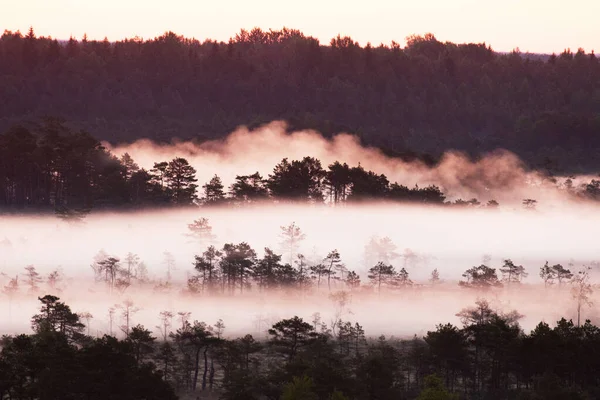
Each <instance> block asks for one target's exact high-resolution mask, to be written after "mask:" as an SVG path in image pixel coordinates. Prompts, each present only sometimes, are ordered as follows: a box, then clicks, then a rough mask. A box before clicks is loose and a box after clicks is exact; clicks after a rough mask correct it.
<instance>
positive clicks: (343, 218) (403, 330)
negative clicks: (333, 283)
mask: <svg viewBox="0 0 600 400" xmlns="http://www.w3.org/2000/svg"><path fill="white" fill-rule="evenodd" d="M598 211H599V209H598V208H596V207H593V206H590V205H583V204H581V205H577V206H573V205H567V204H565V205H563V206H562V207H556V208H553V209H548V210H543V211H526V210H521V209H518V210H514V209H512V208H510V207H507V208H500V209H496V210H490V209H487V210H486V209H481V210H476V209H459V208H447V207H445V208H431V207H415V206H405V205H383V204H366V205H361V206H344V207H331V206H283V205H280V206H274V205H268V206H267V205H265V206H255V207H240V208H222V209H218V208H208V207H206V208H198V209H194V210H172V211H156V212H138V213H121V214H116V213H114V214H111V213H92V214H91V215H89V216H88V217H87V218H86V220H85V221H84V223H83V224H68V223H66V222H63V221H61V220H59V219H57V218H55V217H51V216H45V217H42V216H38V217H31V216H20V217H19V216H12V217H0V272H2V273H3V274H5V275H4V276H1V277H0V284H1V285H2V286H5V285H6V283H7V281H8V279H9V278H10V277H14V276H15V275H16V274H23V273H24V267H25V266H27V265H34V266H35V267H36V268H37V270H38V271H39V272H40V273H41V274H42V275H44V276H47V274H48V273H50V272H51V271H52V270H54V269H56V268H57V267H59V266H60V268H61V269H62V270H63V272H64V274H65V275H66V277H68V278H69V282H67V283H66V285H65V286H66V288H65V289H64V291H63V292H62V293H60V294H59V296H60V297H61V299H62V300H64V301H65V302H66V303H67V304H69V305H70V306H71V307H72V309H73V310H74V311H89V312H91V313H92V314H93V315H94V318H93V319H92V320H91V324H90V333H91V334H94V335H101V334H103V333H109V327H108V326H109V323H108V309H109V307H111V306H114V305H115V304H117V303H122V302H123V301H124V300H125V299H131V300H133V302H134V303H135V305H136V306H137V307H139V308H140V311H139V312H137V313H136V314H135V315H134V317H133V322H134V324H135V323H141V324H143V325H145V326H146V327H148V328H150V329H154V327H155V326H156V325H158V324H159V319H158V314H159V312H160V311H162V310H171V311H173V312H174V313H177V312H178V311H189V312H191V313H192V315H191V317H190V318H191V319H192V320H194V319H197V320H200V321H205V322H207V323H209V324H210V323H214V322H216V320H217V319H219V318H222V319H223V321H224V322H225V324H226V326H227V330H226V334H229V335H236V334H241V333H246V332H251V333H257V334H258V333H259V332H264V330H265V329H266V327H267V325H269V324H270V323H273V322H275V321H277V320H278V319H280V318H288V317H291V316H293V315H299V316H301V317H303V318H305V319H306V320H311V319H312V318H311V315H312V314H313V313H315V312H320V313H321V315H322V317H323V322H328V323H329V322H330V321H331V320H332V318H333V317H334V314H335V310H336V306H335V304H334V302H332V301H331V300H330V299H329V298H328V293H327V289H326V288H325V289H323V290H321V291H320V292H316V293H312V294H307V295H302V294H300V293H295V292H292V291H285V292H270V293H257V292H252V293H247V294H244V295H240V294H236V295H235V296H233V297H227V296H225V297H212V298H208V297H190V296H189V295H184V294H183V293H182V290H183V289H184V288H185V282H186V279H187V276H188V274H191V273H193V265H192V262H193V256H194V254H199V253H201V252H202V251H204V250H205V248H206V245H207V243H205V244H204V245H201V244H199V243H197V242H194V241H192V240H191V239H190V238H189V237H188V236H186V233H187V232H188V228H187V224H189V223H191V222H192V221H193V220H195V219H198V218H200V217H205V218H208V219H209V221H210V224H211V225H212V227H213V233H214V235H215V239H214V244H215V245H216V246H219V247H220V246H222V245H223V244H224V243H238V242H242V241H246V242H248V243H249V244H250V245H251V246H252V247H253V248H254V249H255V250H256V252H257V255H258V257H262V255H263V248H264V247H270V248H272V249H274V250H276V251H277V252H279V253H280V254H282V253H283V249H282V248H281V246H280V242H281V238H280V237H279V234H280V226H282V225H288V224H290V223H291V222H295V223H296V224H297V225H298V226H299V227H300V228H301V229H302V231H303V232H304V233H305V234H306V239H305V240H304V241H302V242H301V243H300V247H299V249H298V252H300V253H303V254H305V255H306V257H307V259H308V260H309V261H310V260H312V261H319V260H321V259H322V258H324V257H325V256H326V255H327V253H328V252H329V251H331V250H333V249H337V250H339V252H340V255H341V258H342V261H343V262H344V263H345V265H346V267H347V268H348V269H349V270H355V271H356V272H357V273H358V274H359V275H360V276H361V279H362V282H363V284H365V283H367V281H368V279H367V273H366V271H367V269H368V268H370V267H371V266H372V265H366V264H365V251H364V250H365V245H366V244H367V243H368V241H369V240H370V239H371V238H372V237H373V236H377V237H386V236H387V237H389V238H390V239H391V240H392V241H393V242H394V244H395V245H396V246H397V250H396V251H397V252H398V253H399V257H397V258H396V259H394V260H393V261H392V263H393V265H394V266H396V268H397V269H400V268H402V267H405V268H406V269H407V271H408V272H409V273H410V278H411V279H412V280H413V281H415V282H416V283H420V284H425V285H426V284H427V279H428V278H429V275H430V273H431V271H432V270H433V269H434V268H437V269H438V271H439V272H440V277H441V278H442V279H443V280H445V284H444V285H442V286H441V287H438V288H436V289H432V288H429V287H426V286H425V287H415V288H412V289H407V290H404V291H394V292H390V293H384V294H382V295H378V294H377V293H369V292H368V291H365V292H357V293H353V294H352V300H351V302H350V304H348V306H347V308H346V309H344V310H343V312H342V314H343V315H341V316H342V318H343V319H344V320H350V321H357V322H359V323H361V324H362V325H363V326H364V327H365V330H366V332H367V334H369V335H372V336H378V335H380V334H386V335H412V334H425V333H426V331H427V330H428V329H429V330H431V329H434V328H435V324H437V323H445V322H452V323H455V324H459V320H458V318H457V317H456V316H455V314H456V313H457V312H459V311H460V310H461V309H462V308H464V307H467V306H471V305H473V303H474V301H475V300H476V299H477V298H478V296H482V294H481V293H476V292H473V291H472V290H468V289H464V288H460V287H458V285H457V281H458V280H459V279H461V274H462V273H463V272H464V271H465V270H466V269H468V268H470V267H473V266H476V265H479V264H481V263H482V259H483V257H484V255H488V256H489V257H491V259H490V261H489V262H488V265H489V266H491V267H494V268H498V267H500V266H501V264H502V260H503V259H506V258H510V259H512V260H513V261H514V262H515V264H522V265H523V266H524V267H525V268H526V270H527V271H528V272H529V277H528V278H526V279H525V280H524V284H523V285H522V286H521V287H520V288H519V289H515V288H512V289H500V290H496V291H494V292H492V293H488V294H486V295H485V297H486V298H487V299H489V300H490V301H491V302H492V304H493V305H494V306H495V307H497V308H498V309H500V310H508V309H517V310H518V311H519V312H521V313H522V314H524V315H525V318H524V319H523V320H522V321H521V322H522V326H523V327H524V328H526V329H531V328H533V326H534V324H536V323H537V322H539V321H540V320H545V321H547V322H549V323H553V322H555V321H556V320H557V319H558V318H560V317H561V316H565V317H567V318H574V317H575V314H574V312H575V303H574V301H573V300H572V299H571V296H570V293H569V290H568V288H563V289H562V290H558V289H557V288H552V289H551V290H545V289H544V287H543V284H542V283H541V279H540V278H539V276H538V272H539V268H540V267H541V266H542V265H543V264H544V262H546V261H548V262H549V263H550V264H551V265H552V264H556V263H562V264H563V265H565V266H567V265H568V264H569V263H572V264H573V266H572V267H571V268H572V270H574V271H576V270H578V269H579V268H580V267H582V266H583V265H594V264H592V263H593V262H594V261H595V260H600V248H599V246H598V244H597V243H598V242H597V241H598V233H599V230H600V228H599V227H600V213H599V212H598ZM101 249H102V250H104V251H105V252H106V253H107V254H109V255H114V256H117V257H120V258H121V259H122V260H123V259H124V258H125V256H126V254H127V253H128V252H132V253H136V254H137V255H138V256H139V257H140V259H141V260H142V261H143V262H144V263H145V264H146V266H147V267H148V270H149V274H150V277H151V278H153V279H155V280H163V281H164V279H165V276H166V267H165V265H164V263H163V260H164V255H163V253H164V252H165V251H169V252H171V253H172V254H173V255H174V257H175V262H176V268H177V269H176V270H175V271H174V272H173V283H174V287H173V288H172V289H171V291H169V292H160V293H157V292H156V291H154V290H153V285H150V286H148V287H142V288H140V287H134V286H132V287H130V288H128V289H126V290H125V292H124V293H118V292H115V293H113V294H110V293H108V291H107V290H106V288H104V287H103V286H102V285H100V284H95V283H94V279H93V271H92V268H91V267H90V265H91V264H92V261H93V258H94V256H95V255H96V254H97V253H98V251H99V250H101ZM283 254H285V253H283ZM283 261H284V262H288V261H289V259H288V258H287V257H286V256H285V255H284V257H283ZM597 272H598V271H597V270H593V281H594V282H597V281H598V277H597ZM21 283H23V281H22V280H21ZM45 287H46V286H45V285H44V284H42V288H45ZM333 289H334V290H341V289H342V287H341V285H340V286H338V287H334V288H333ZM46 293H47V291H46V290H42V293H40V294H46ZM37 295H38V294H27V290H26V289H25V287H22V288H21V294H19V295H18V296H17V297H15V298H14V299H12V300H11V301H9V299H8V298H7V296H6V295H4V294H3V295H1V296H2V297H1V298H2V304H1V305H0V315H2V321H4V322H3V323H2V324H0V334H2V333H10V332H16V331H20V332H27V331H29V329H30V326H29V324H30V318H31V316H32V315H33V314H34V313H35V312H36V310H37V309H38V307H39V302H38V301H37ZM594 297H596V294H594ZM595 304H598V302H597V301H596V302H595ZM338 311H339V310H338ZM117 313H118V311H117ZM583 316H584V318H588V317H589V318H592V319H593V320H594V319H595V318H596V309H595V307H593V308H591V309H588V308H585V309H584V311H583ZM259 320H261V321H262V322H261V323H260V324H259V323H258V321H259ZM173 323H174V325H177V322H176V320H175V321H174V322H173ZM120 324H121V322H120V318H119V317H118V315H117V316H116V317H115V327H114V329H113V331H114V332H118V328H117V326H118V325H120ZM155 331H156V334H157V335H158V329H155Z"/></svg>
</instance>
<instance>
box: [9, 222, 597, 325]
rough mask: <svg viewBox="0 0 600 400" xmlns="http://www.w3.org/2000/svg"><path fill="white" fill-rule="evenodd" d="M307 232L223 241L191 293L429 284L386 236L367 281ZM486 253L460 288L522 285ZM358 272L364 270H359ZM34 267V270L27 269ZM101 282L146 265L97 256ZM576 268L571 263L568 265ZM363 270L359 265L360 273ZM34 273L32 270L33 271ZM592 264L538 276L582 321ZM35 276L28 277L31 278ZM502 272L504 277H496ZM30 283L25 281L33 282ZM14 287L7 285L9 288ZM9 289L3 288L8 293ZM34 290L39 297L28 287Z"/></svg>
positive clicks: (199, 266)
mask: <svg viewBox="0 0 600 400" xmlns="http://www.w3.org/2000/svg"><path fill="white" fill-rule="evenodd" d="M188 227H189V230H190V233H189V236H190V237H192V238H193V239H194V240H195V241H196V244H197V245H198V246H203V245H207V244H208V243H210V242H212V241H213V240H214V239H215V237H214V235H213V234H212V227H211V226H210V224H209V221H208V219H206V218H201V219H198V220H195V221H194V222H193V223H192V224H189V225H188ZM305 237H306V235H305V234H304V233H303V232H302V230H301V229H300V227H298V226H297V225H296V224H295V223H292V224H290V225H289V226H282V227H281V238H282V242H281V244H280V249H281V251H282V253H283V254H285V259H284V256H283V255H282V254H278V253H277V252H276V251H275V250H273V249H271V248H268V247H267V248H265V249H264V255H263V256H262V257H259V256H258V254H257V252H256V251H255V250H254V249H253V248H252V247H251V246H250V245H249V244H248V243H246V242H241V243H237V244H235V243H226V244H224V245H223V247H222V248H221V249H219V248H217V247H215V246H214V245H213V244H210V245H208V247H207V248H206V250H205V251H203V252H202V253H201V254H198V255H195V256H194V261H193V266H194V271H193V273H191V274H188V279H187V287H186V288H185V289H184V292H185V293H187V294H188V295H214V294H228V295H233V294H235V293H244V292H246V291H253V290H255V291H256V290H257V291H259V292H262V291H268V290H274V289H275V290H278V289H283V290H289V289H291V288H294V289H296V290H298V291H299V292H300V293H308V292H311V291H313V290H316V291H320V290H327V291H328V292H330V293H334V292H338V291H340V290H341V291H350V292H359V291H360V292H376V293H381V292H382V291H384V290H385V291H388V290H404V289H408V288H418V287H420V286H423V285H424V284H425V283H415V282H413V280H412V279H410V274H409V272H408V269H410V268H411V267H414V266H416V265H417V264H418V263H419V262H420V261H423V260H424V259H425V258H426V257H425V256H423V255H420V254H417V253H415V252H413V251H411V250H410V249H405V250H404V252H403V254H399V253H397V252H396V249H397V247H396V245H395V244H394V243H393V242H392V241H391V240H390V239H389V238H387V237H384V238H377V237H373V238H371V240H370V241H369V243H368V244H367V245H366V246H365V256H364V263H365V265H366V266H367V271H366V279H365V277H364V275H363V278H362V279H361V275H360V274H358V273H357V272H356V270H355V269H351V268H349V267H347V266H346V264H345V263H344V262H343V260H342V257H341V255H340V253H339V251H338V250H337V249H334V250H332V251H330V252H328V254H327V255H326V256H325V257H323V258H320V257H318V256H316V255H315V256H314V257H312V259H309V258H307V257H306V256H305V255H304V254H301V253H299V252H298V248H299V245H300V243H301V242H302V240H304V239H305ZM488 257H489V256H486V259H484V263H483V264H481V265H479V266H474V267H472V268H469V269H467V270H466V271H465V272H464V273H463V274H462V277H463V279H462V280H460V281H459V282H458V285H459V286H460V287H463V288H466V289H472V290H476V291H480V292H485V291H487V290H490V289H494V288H501V287H506V288H508V289H514V288H517V287H518V286H519V285H520V284H521V283H522V280H523V279H524V278H526V277H527V276H528V275H529V274H528V272H527V271H526V269H525V267H523V266H522V265H517V264H515V263H514V262H513V261H512V260H511V259H505V260H503V264H502V266H501V267H500V268H498V271H497V269H496V268H492V267H489V266H488V265H486V263H489V258H488ZM397 259H402V266H401V267H400V268H397V267H395V266H394V265H393V264H394V263H395V260H397ZM164 264H165V266H166V278H165V280H164V281H163V280H162V279H160V280H159V281H158V282H155V283H154V285H155V286H154V287H155V290H158V291H162V290H170V288H171V269H172V268H173V266H174V260H173V256H172V255H171V254H170V253H165V261H164ZM358 267H359V268H360V266H358ZM28 268H30V269H31V268H33V267H28ZM92 268H93V270H94V273H95V276H96V279H97V281H103V282H105V283H106V284H107V286H108V287H109V289H110V290H111V291H112V290H113V289H114V288H117V289H119V290H121V291H122V292H124V291H125V290H126V289H127V288H128V287H129V286H130V285H132V284H134V283H135V284H141V285H144V284H148V283H151V282H150V281H149V279H148V276H147V272H146V267H145V265H144V264H143V263H142V262H140V260H139V258H138V257H137V256H136V255H134V254H131V253H129V254H128V255H127V257H126V258H125V263H121V261H120V260H119V259H118V258H117V257H114V256H110V255H108V254H106V253H104V252H100V253H99V254H98V255H97V256H96V259H95V261H94V263H93V264H92ZM571 268H572V266H571ZM361 269H362V268H361ZM34 270H35V269H34ZM590 271H591V267H590V266H585V267H583V268H582V269H580V270H579V271H575V272H572V271H571V269H569V268H565V267H564V266H562V265H561V264H555V265H553V266H550V265H549V264H548V262H546V264H544V265H543V266H542V267H540V270H539V276H540V278H541V279H542V280H543V282H544V286H545V287H546V288H548V287H550V286H553V285H555V284H556V285H557V286H558V287H559V288H563V286H565V285H568V286H569V287H570V289H571V293H572V297H573V299H574V300H575V301H576V303H577V324H578V325H579V323H580V319H581V313H582V308H583V307H586V306H590V305H591V301H590V298H591V295H592V291H593V284H592V283H591V276H590ZM30 272H31V271H29V273H28V275H26V276H27V277H29V276H30ZM498 272H499V273H500V276H498ZM31 280H32V279H31V278H27V281H28V282H29V281H31ZM442 283H443V280H442V279H441V278H440V274H439V271H438V270H437V269H434V270H433V271H432V272H431V274H430V278H429V280H428V282H427V283H426V284H427V285H430V286H436V285H440V284H442ZM9 286H10V285H9ZM9 286H7V287H6V289H5V290H8V288H9ZM30 291H31V292H34V291H32V290H30Z"/></svg>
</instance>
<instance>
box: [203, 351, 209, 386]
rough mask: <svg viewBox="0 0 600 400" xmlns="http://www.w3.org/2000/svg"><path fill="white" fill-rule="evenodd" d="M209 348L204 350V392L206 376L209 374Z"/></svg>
mask: <svg viewBox="0 0 600 400" xmlns="http://www.w3.org/2000/svg"><path fill="white" fill-rule="evenodd" d="M207 353H208V346H206V347H205V348H204V373H203V374H202V390H203V391H204V390H205V389H206V375H207V374H208V357H207Z"/></svg>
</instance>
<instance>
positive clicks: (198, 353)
mask: <svg viewBox="0 0 600 400" xmlns="http://www.w3.org/2000/svg"><path fill="white" fill-rule="evenodd" d="M199 363H200V348H198V349H197V350H196V362H195V363H194V380H193V381H192V391H194V392H195V391H196V385H197V384H198V372H199V370H200V366H199Z"/></svg>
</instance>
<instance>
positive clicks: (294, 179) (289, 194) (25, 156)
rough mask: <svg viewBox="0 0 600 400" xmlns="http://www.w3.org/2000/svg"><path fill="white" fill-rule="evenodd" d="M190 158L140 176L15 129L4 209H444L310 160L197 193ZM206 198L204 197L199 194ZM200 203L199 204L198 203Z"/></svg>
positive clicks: (64, 133) (66, 136) (355, 171)
mask: <svg viewBox="0 0 600 400" xmlns="http://www.w3.org/2000/svg"><path fill="white" fill-rule="evenodd" d="M197 182H198V180H197V178H196V170H195V169H194V167H192V166H191V165H190V164H189V162H188V161H187V160H186V159H185V158H175V159H173V160H170V161H160V162H156V163H154V167H153V168H152V169H150V170H146V169H143V168H140V167H139V166H138V165H137V164H136V163H135V161H134V160H133V159H132V158H131V157H130V156H129V155H128V154H124V155H123V156H122V157H121V158H120V159H119V158H117V157H115V156H114V155H112V154H111V153H110V152H109V151H108V150H106V149H105V148H103V147H102V146H101V145H100V143H99V142H98V141H97V140H96V139H95V138H93V137H92V136H91V135H89V134H87V133H85V132H81V131H77V132H76V131H73V130H71V129H69V128H68V127H66V126H65V125H64V124H63V123H62V122H61V121H59V120H57V119H45V120H44V122H43V123H42V124H41V125H40V126H38V128H37V129H34V130H31V129H28V128H25V127H22V126H16V127H14V128H13V129H10V130H9V131H8V132H7V133H5V134H3V135H1V136H0V193H1V196H0V208H2V209H7V208H30V209H50V210H52V209H55V210H57V212H59V213H60V214H61V215H69V216H71V215H73V213H75V212H78V211H81V212H83V211H86V210H91V209H92V208H98V209H102V208H117V207H137V208H140V207H161V206H192V205H197V204H204V205H217V204H225V203H229V204H232V203H233V204H237V205H239V204H248V203H253V202H258V201H265V200H274V201H279V202H288V201H295V202H312V203H322V202H323V201H324V200H325V199H326V198H327V199H329V200H330V201H331V202H333V203H341V202H346V201H360V200H373V199H387V200H392V201H410V202H419V203H427V204H443V203H444V199H445V195H444V194H443V193H442V192H441V190H440V189H439V188H438V187H436V186H427V187H423V188H420V187H418V186H415V187H414V188H408V187H406V186H403V185H399V184H397V183H390V182H389V181H388V179H387V177H386V176H385V175H383V174H377V173H375V172H373V171H368V170H365V169H364V168H363V167H362V166H360V165H358V166H354V167H350V166H348V165H347V164H345V163H344V164H341V163H339V162H335V163H333V164H331V165H329V166H328V167H327V169H325V168H323V166H322V165H321V162H320V161H319V160H317V159H315V158H312V157H305V158H303V159H302V160H291V161H289V160H287V159H283V160H282V161H281V162H280V163H279V164H277V165H276V166H275V167H274V169H273V173H272V174H270V175H269V176H268V177H266V178H263V177H262V176H261V175H260V174H259V173H258V172H256V173H254V174H251V175H240V176H237V177H236V179H235V182H234V183H233V184H232V185H231V186H230V187H229V190H227V189H226V188H225V187H224V185H223V183H222V181H221V179H220V178H219V177H218V176H217V175H215V176H214V178H213V179H211V180H210V181H209V182H207V183H206V184H204V185H203V186H202V187H199V185H198V184H197ZM199 192H200V193H199ZM200 195H201V197H200Z"/></svg>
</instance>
